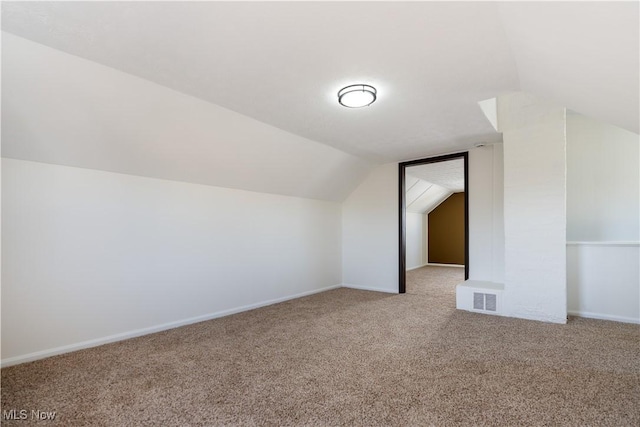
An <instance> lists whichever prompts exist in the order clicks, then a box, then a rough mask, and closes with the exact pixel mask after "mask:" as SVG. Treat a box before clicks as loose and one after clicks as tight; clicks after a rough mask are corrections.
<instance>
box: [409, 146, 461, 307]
mask: <svg viewBox="0 0 640 427" xmlns="http://www.w3.org/2000/svg"><path fill="white" fill-rule="evenodd" d="M398 170H399V179H398V183H399V191H398V193H399V247H400V251H399V252H400V253H399V286H398V292H399V293H401V294H403V293H406V291H407V255H408V254H409V256H411V263H412V265H411V266H410V268H412V267H413V266H414V265H413V264H415V263H416V262H417V261H416V260H417V259H419V257H421V258H422V260H423V264H424V265H425V266H428V265H429V264H431V265H433V264H440V265H448V264H450V265H457V264H459V263H460V261H464V278H465V280H468V279H469V166H468V152H463V153H455V154H448V155H444V156H438V157H430V158H426V159H418V160H411V161H408V162H402V163H400V164H399V169H398ZM461 172H462V173H461ZM461 175H462V176H461ZM434 181H435V182H434ZM445 201H446V205H447V206H446V209H445V206H443V205H445ZM460 205H463V206H460ZM460 208H462V209H460ZM436 209H438V210H439V211H440V212H436V213H434V211H435V210H436ZM454 210H455V211H459V210H461V211H462V212H463V217H464V218H463V220H462V221H461V220H460V218H458V220H457V223H458V224H460V223H462V222H463V224H462V225H461V226H460V228H462V229H463V230H459V231H455V232H454V233H452V234H451V235H450V237H451V238H450V239H446V238H444V239H443V238H442V233H441V232H442V231H444V232H445V233H446V232H447V231H451V230H452V229H453V228H454V227H457V226H455V225H451V226H449V225H444V226H441V225H439V226H438V227H437V228H438V230H437V232H436V233H433V234H437V235H438V238H437V239H439V240H440V241H441V243H436V242H435V240H436V239H435V237H436V236H432V237H434V239H432V240H433V242H432V241H429V240H426V242H427V243H425V244H423V248H424V251H423V252H422V253H421V255H419V256H417V255H416V254H415V251H414V249H415V248H417V245H418V243H416V241H415V238H414V237H415V236H413V234H412V235H411V236H410V237H411V240H410V242H409V243H410V244H411V246H410V247H409V248H407V225H408V220H407V214H408V213H409V215H410V217H411V218H410V220H411V224H410V225H411V227H410V231H412V230H413V228H414V227H413V224H417V222H416V221H420V219H416V215H414V214H417V215H422V216H423V217H424V223H423V224H424V226H423V228H422V229H423V230H424V232H421V233H422V234H421V235H420V236H421V238H424V236H425V235H426V234H429V231H428V228H429V223H430V222H431V224H432V225H433V224H442V221H444V220H446V221H449V220H451V218H452V217H455V216H456V215H457V214H455V213H453V212H454ZM432 214H433V215H432ZM432 217H433V218H432ZM455 221H456V220H454V222H455ZM418 228H419V229H420V227H418ZM432 231H436V230H435V229H433V230H432ZM412 233H413V231H412ZM462 235H463V236H462ZM455 242H458V243H455ZM461 246H463V247H461ZM429 248H431V251H429ZM408 249H409V251H408ZM425 252H426V253H425ZM429 252H431V254H429ZM436 252H437V253H436ZM429 255H430V256H429ZM432 260H435V261H436V262H433V261H432ZM437 260H442V261H444V262H437Z"/></svg>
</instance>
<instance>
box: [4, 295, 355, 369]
mask: <svg viewBox="0 0 640 427" xmlns="http://www.w3.org/2000/svg"><path fill="white" fill-rule="evenodd" d="M342 286H343V285H341V284H340V285H333V286H327V287H325V288H320V289H314V290H311V291H306V292H301V293H299V294H294V295H288V296H286V297H281V298H275V299H271V300H267V301H262V302H258V303H255V304H248V305H244V306H241V307H236V308H232V309H229V310H222V311H217V312H215V313H210V314H205V315H202V316H196V317H190V318H188V319H182V320H177V321H175V322H168V323H163V324H161V325H156V326H150V327H148V328H141V329H135V330H133V331H128V332H122V333H119V334H114V335H109V336H106V337H102V338H96V339H92V340H88V341H82V342H79V343H75V344H69V345H64V346H61V347H56V348H51V349H48V350H41V351H36V352H33V353H29V354H25V355H21V356H14V357H9V358H6V359H2V360H1V361H0V367H2V368H5V367H7V366H12V365H18V364H21V363H27V362H33V361H34V360H39V359H45V358H47V357H51V356H57V355H59V354H64V353H71V352H73V351H78V350H83V349H85V348H91V347H97V346H99V345H104V344H109V343H113V342H117V341H123V340H127V339H130V338H136V337H140V336H142V335H149V334H153V333H156V332H162V331H166V330H167V329H174V328H179V327H181V326H187V325H191V324H193V323H199V322H205V321H207V320H212V319H217V318H219V317H225V316H230V315H232V314H236V313H241V312H243V311H249V310H254V309H256V308H260V307H266V306H268V305H273V304H278V303H281V302H285V301H289V300H292V299H296V298H302V297H306V296H309V295H313V294H318V293H320V292H326V291H330V290H332V289H338V288H341V287H342Z"/></svg>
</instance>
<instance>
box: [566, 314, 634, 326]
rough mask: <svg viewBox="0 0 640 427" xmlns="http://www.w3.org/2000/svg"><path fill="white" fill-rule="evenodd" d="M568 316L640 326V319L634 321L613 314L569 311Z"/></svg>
mask: <svg viewBox="0 0 640 427" xmlns="http://www.w3.org/2000/svg"><path fill="white" fill-rule="evenodd" d="M567 314H569V316H577V317H585V318H587V319H598V320H611V321H613V322H622V323H634V324H636V325H638V324H640V319H634V318H633V317H625V316H615V315H612V314H602V313H590V312H588V311H569V312H567Z"/></svg>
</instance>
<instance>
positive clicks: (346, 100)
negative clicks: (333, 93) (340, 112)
mask: <svg viewBox="0 0 640 427" xmlns="http://www.w3.org/2000/svg"><path fill="white" fill-rule="evenodd" d="M377 93H378V91H377V90H376V88H375V87H373V86H369V85H365V84H358V85H350V86H347V87H343V88H342V89H340V92H338V102H339V103H340V105H343V106H345V107H349V108H360V107H367V106H369V105H371V104H373V103H374V101H375V100H376V94H377Z"/></svg>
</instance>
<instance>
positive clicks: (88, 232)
mask: <svg viewBox="0 0 640 427" xmlns="http://www.w3.org/2000/svg"><path fill="white" fill-rule="evenodd" d="M2 209H3V211H2V249H3V250H2V267H3V268H2V362H3V365H6V364H11V363H19V362H23V361H28V360H33V359H36V358H40V357H46V356H49V355H53V354H57V353H61V352H64V351H70V350H75V349H78V348H82V347H83V346H85V347H86V346H90V345H96V344H100V343H104V342H108V341H113V340H116V339H121V338H127V337H130V336H135V335H140V334H143V333H148V332H154V331H157V330H161V329H163V328H168V327H172V326H179V325H180V324H185V323H189V322H193V321H198V320H206V319H207V318H212V317H216V316H219V315H221V314H228V313H232V312H236V311H241V310H243V309H247V308H253V307H256V306H260V305H265V304H268V303H272V302H275V301H280V300H284V299H288V298H291V297H295V296H300V295H305V294H309V293H314V292H318V291H321V290H325V289H328V288H331V287H335V286H339V285H340V284H341V281H342V280H341V268H342V267H341V205H340V204H339V203H335V202H327V201H318V200H310V199H303V198H296V197H288V196H279V195H272V194H264V193H254V192H249V191H243V190H232V189H226V188H219V187H211V186H204V185H198V184H189V183H183V182H176V181H166V180H160V179H153V178H143V177H136V176H131V175H124V174H117V173H111V172H102V171H95V170H88V169H79V168H73V167H67V166H56V165H48V164H44V163H36V162H29V161H22V160H13V159H3V160H2ZM367 249H368V248H366V249H365V250H363V252H362V254H361V255H362V256H363V257H366V256H368V254H369V253H370V252H369V251H368V250H367ZM391 250H392V249H391Z"/></svg>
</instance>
